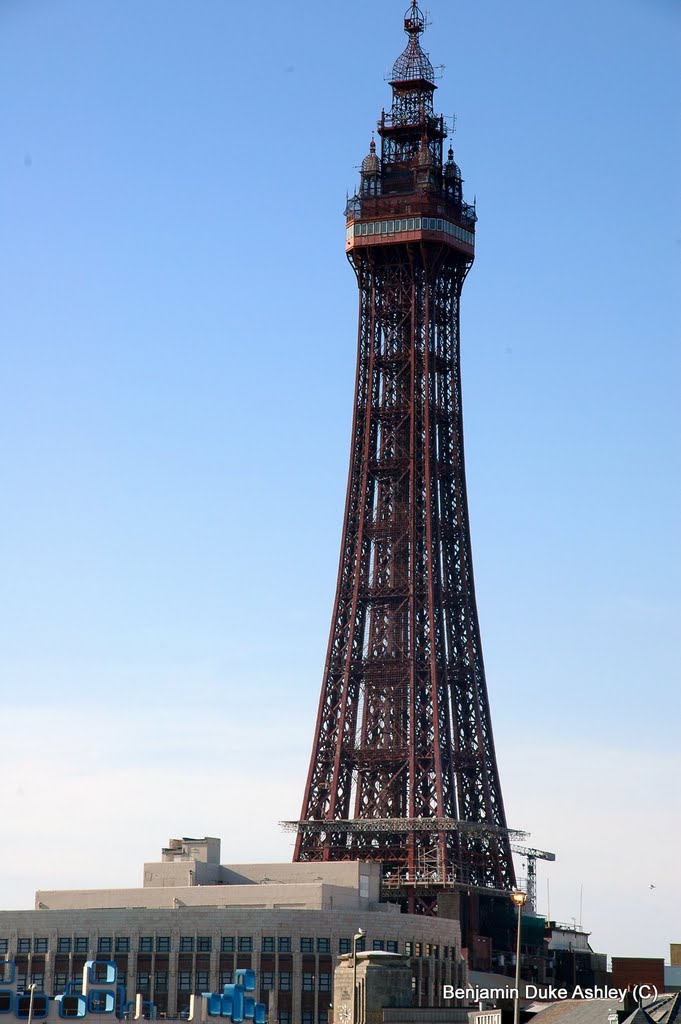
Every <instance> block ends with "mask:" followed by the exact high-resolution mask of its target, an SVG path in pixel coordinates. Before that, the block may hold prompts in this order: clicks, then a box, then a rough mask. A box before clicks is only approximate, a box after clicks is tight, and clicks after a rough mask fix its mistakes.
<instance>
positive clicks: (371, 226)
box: [368, 224, 374, 235]
mask: <svg viewBox="0 0 681 1024" xmlns="http://www.w3.org/2000/svg"><path fill="white" fill-rule="evenodd" d="M368 233H369V234H370V235H373V233H374V225H373V224H370V225H369V232H368Z"/></svg>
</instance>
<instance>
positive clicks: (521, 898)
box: [511, 890, 527, 1024]
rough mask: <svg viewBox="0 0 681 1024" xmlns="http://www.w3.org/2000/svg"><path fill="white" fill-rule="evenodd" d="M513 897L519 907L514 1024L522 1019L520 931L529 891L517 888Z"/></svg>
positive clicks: (517, 1023) (512, 894)
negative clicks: (521, 890)
mask: <svg viewBox="0 0 681 1024" xmlns="http://www.w3.org/2000/svg"><path fill="white" fill-rule="evenodd" d="M511 899H512V900H513V902H514V903H515V905H516V907H517V908H518V935H517V937H516V946H515V997H514V999H513V1024H519V1021H520V932H521V929H522V923H523V907H524V906H525V901H526V900H527V893H525V892H519V891H518V890H516V891H515V892H512V893H511Z"/></svg>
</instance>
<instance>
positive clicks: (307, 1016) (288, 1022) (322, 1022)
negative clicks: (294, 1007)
mask: <svg viewBox="0 0 681 1024" xmlns="http://www.w3.org/2000/svg"><path fill="white" fill-rule="evenodd" d="M317 1022H318V1024H329V1014H328V1013H327V1011H326V1010H320V1011H319V1013H318V1014H317ZM277 1024H293V1022H292V1017H291V1011H290V1010H279V1013H278V1014H277ZM300 1024H315V1019H314V1013H313V1011H312V1010H303V1011H302V1013H301V1015H300Z"/></svg>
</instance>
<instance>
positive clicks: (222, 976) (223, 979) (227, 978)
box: [218, 971, 232, 988]
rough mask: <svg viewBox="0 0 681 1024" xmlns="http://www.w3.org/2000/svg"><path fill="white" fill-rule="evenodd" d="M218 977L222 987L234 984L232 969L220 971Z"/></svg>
mask: <svg viewBox="0 0 681 1024" xmlns="http://www.w3.org/2000/svg"><path fill="white" fill-rule="evenodd" d="M218 978H219V980H220V988H222V987H223V986H224V985H231V984H232V972H231V971H220V973H219V974H218Z"/></svg>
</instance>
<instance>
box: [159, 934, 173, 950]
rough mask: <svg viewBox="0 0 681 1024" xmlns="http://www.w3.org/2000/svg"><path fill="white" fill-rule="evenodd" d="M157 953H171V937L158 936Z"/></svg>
mask: <svg viewBox="0 0 681 1024" xmlns="http://www.w3.org/2000/svg"><path fill="white" fill-rule="evenodd" d="M156 952H157V953H169V952H170V936H169V935H157V936H156Z"/></svg>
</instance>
